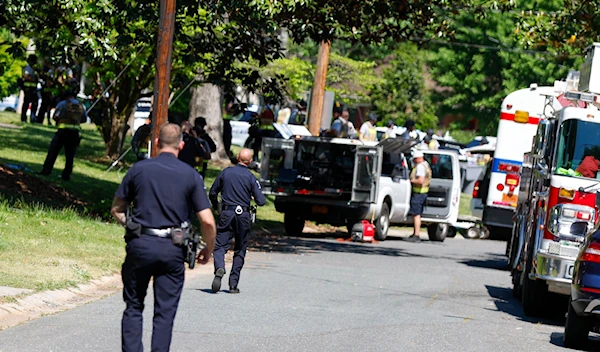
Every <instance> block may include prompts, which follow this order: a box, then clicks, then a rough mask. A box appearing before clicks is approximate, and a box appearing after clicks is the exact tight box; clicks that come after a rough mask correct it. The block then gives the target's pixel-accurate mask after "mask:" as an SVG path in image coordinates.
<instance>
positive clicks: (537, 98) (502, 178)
mask: <svg viewBox="0 0 600 352" xmlns="http://www.w3.org/2000/svg"><path fill="white" fill-rule="evenodd" d="M553 94H554V87H538V85H537V84H535V83H533V84H531V85H530V86H529V88H526V89H519V90H517V91H514V92H512V93H510V94H508V95H507V96H506V97H505V98H504V99H503V101H502V106H501V110H500V120H499V121H498V135H497V142H496V150H495V152H494V159H493V160H492V162H491V163H492V165H491V170H489V171H490V172H489V174H488V175H486V177H487V178H489V179H485V180H483V182H479V183H478V184H477V185H476V189H477V190H479V193H481V194H482V195H485V196H484V197H482V199H481V200H480V202H482V203H483V204H481V205H480V206H482V207H483V215H482V221H481V222H482V224H483V225H484V226H485V228H487V230H488V231H489V232H490V233H491V235H492V236H493V237H496V238H503V239H507V238H508V237H509V234H510V231H511V229H512V226H513V216H514V214H515V208H516V207H517V203H518V194H519V189H520V186H521V185H520V183H521V182H520V177H519V174H520V173H521V171H522V163H523V154H524V153H525V152H527V151H529V150H530V147H531V141H532V139H533V136H534V135H535V133H536V130H537V124H538V122H539V121H540V120H541V119H543V118H544V108H545V107H546V104H544V102H545V99H546V97H549V96H552V95H553ZM554 95H557V94H554ZM549 102H550V104H551V108H554V109H559V108H560V104H559V103H558V101H557V100H556V99H550V100H549ZM482 187H485V188H486V189H482ZM473 198H474V199H476V200H477V198H478V197H477V195H476V194H474V197H473Z"/></svg>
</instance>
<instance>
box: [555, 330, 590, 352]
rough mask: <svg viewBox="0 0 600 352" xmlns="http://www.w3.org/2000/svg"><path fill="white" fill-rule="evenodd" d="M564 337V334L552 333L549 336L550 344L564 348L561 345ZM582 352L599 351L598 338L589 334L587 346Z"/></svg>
mask: <svg viewBox="0 0 600 352" xmlns="http://www.w3.org/2000/svg"><path fill="white" fill-rule="evenodd" d="M564 336H565V334H564V333H562V332H553V333H552V334H551V335H550V343H551V344H553V345H554V346H558V347H565V346H564V344H563V337H564ZM583 351H600V336H598V335H597V334H594V333H590V337H589V340H588V343H587V346H586V348H585V350H583Z"/></svg>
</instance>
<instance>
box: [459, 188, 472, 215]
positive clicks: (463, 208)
mask: <svg viewBox="0 0 600 352" xmlns="http://www.w3.org/2000/svg"><path fill="white" fill-rule="evenodd" d="M472 198H473V196H471V195H470V194H465V193H461V194H460V204H459V206H458V214H459V215H471V199H472Z"/></svg>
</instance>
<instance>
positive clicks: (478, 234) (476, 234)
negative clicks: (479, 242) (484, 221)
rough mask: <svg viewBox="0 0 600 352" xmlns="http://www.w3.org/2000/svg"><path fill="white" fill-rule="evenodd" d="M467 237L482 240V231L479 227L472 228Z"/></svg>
mask: <svg viewBox="0 0 600 352" xmlns="http://www.w3.org/2000/svg"><path fill="white" fill-rule="evenodd" d="M466 237H467V238H468V239H471V240H474V239H478V238H481V230H480V229H479V228H478V227H477V226H471V227H469V229H468V230H467V233H466Z"/></svg>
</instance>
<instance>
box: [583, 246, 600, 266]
mask: <svg viewBox="0 0 600 352" xmlns="http://www.w3.org/2000/svg"><path fill="white" fill-rule="evenodd" d="M581 260H582V261H584V262H591V263H600V243H596V242H593V243H590V245H589V246H588V247H587V248H586V249H585V252H583V255H582V256H581Z"/></svg>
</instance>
